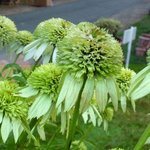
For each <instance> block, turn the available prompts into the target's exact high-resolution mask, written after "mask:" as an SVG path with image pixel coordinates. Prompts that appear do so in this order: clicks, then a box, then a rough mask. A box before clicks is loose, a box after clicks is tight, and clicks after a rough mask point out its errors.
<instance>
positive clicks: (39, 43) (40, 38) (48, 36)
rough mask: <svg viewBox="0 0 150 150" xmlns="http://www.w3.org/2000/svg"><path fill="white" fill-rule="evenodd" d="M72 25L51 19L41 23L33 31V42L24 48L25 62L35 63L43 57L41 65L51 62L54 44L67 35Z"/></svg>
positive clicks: (59, 19)
mask: <svg viewBox="0 0 150 150" xmlns="http://www.w3.org/2000/svg"><path fill="white" fill-rule="evenodd" d="M71 26H72V23H71V22H69V21H66V20H63V19H61V18H52V19H49V20H46V21H44V22H41V23H40V24H39V25H38V26H37V27H36V29H35V31H34V36H35V40H34V41H33V42H32V43H30V44H29V45H27V46H26V47H25V48H24V53H25V60H29V59H31V58H33V59H34V60H35V61H37V60H38V59H39V58H40V57H43V63H48V62H49V61H52V56H53V53H54V49H55V48H56V44H57V42H58V41H60V40H62V39H63V38H64V36H66V34H67V30H68V29H69V28H70V27H71Z"/></svg>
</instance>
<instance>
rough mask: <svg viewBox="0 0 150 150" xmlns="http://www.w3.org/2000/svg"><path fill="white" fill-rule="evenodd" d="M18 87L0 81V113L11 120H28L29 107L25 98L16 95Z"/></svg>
mask: <svg viewBox="0 0 150 150" xmlns="http://www.w3.org/2000/svg"><path fill="white" fill-rule="evenodd" d="M17 88H18V85H17V84H16V83H13V82H9V81H0V111H2V112H3V113H4V114H7V115H8V116H9V117H10V118H13V117H14V118H19V119H21V118H26V115H27V110H28V105H27V103H26V102H25V101H24V98H21V97H19V96H16V95H14V94H15V93H16V92H17Z"/></svg>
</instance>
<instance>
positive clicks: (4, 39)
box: [0, 16, 17, 48]
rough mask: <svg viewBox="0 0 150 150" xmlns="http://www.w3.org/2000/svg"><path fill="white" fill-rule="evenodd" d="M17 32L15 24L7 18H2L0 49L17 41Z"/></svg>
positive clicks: (0, 20)
mask: <svg viewBox="0 0 150 150" xmlns="http://www.w3.org/2000/svg"><path fill="white" fill-rule="evenodd" d="M16 32H17V29H16V26H15V24H14V22H13V21H12V20H10V19H9V18H7V17H5V16H0V48H3V47H5V46H8V45H9V44H11V43H12V42H13V40H14V39H15V36H16Z"/></svg>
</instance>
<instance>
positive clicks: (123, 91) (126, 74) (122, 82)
mask: <svg viewBox="0 0 150 150" xmlns="http://www.w3.org/2000/svg"><path fill="white" fill-rule="evenodd" d="M134 76H135V72H134V71H133V70H130V69H127V68H122V69H121V71H120V73H119V74H118V75H117V84H118V87H119V90H120V96H121V97H120V101H121V107H122V110H123V111H124V112H125V111H126V105H127V104H126V101H127V92H128V90H129V88H130V85H131V80H132V78H133V77H134Z"/></svg>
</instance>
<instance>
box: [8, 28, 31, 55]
mask: <svg viewBox="0 0 150 150" xmlns="http://www.w3.org/2000/svg"><path fill="white" fill-rule="evenodd" d="M32 41H33V35H32V33H31V32H29V31H26V30H22V31H19V32H18V33H17V35H16V39H15V42H14V43H13V44H12V45H11V47H10V49H11V51H14V52H16V54H20V53H22V51H23V48H24V47H25V46H26V45H28V44H30V43H31V42H32Z"/></svg>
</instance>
